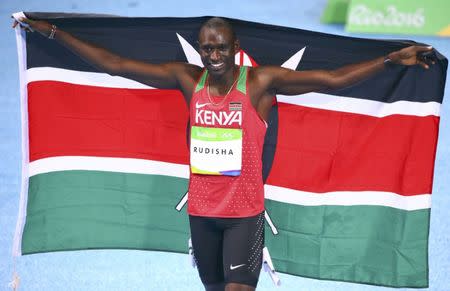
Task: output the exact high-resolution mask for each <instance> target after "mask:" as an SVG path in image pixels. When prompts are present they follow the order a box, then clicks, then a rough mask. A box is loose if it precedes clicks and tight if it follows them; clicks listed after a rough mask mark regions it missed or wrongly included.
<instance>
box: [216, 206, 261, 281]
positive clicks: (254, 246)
mask: <svg viewBox="0 0 450 291" xmlns="http://www.w3.org/2000/svg"><path fill="white" fill-rule="evenodd" d="M233 221H234V222H233V223H232V224H231V226H230V227H229V228H227V229H226V230H225V232H224V243H223V244H224V246H223V263H224V265H223V268H224V273H225V282H226V283H240V284H246V285H250V286H254V287H256V285H257V283H258V277H259V273H260V271H261V264H262V249H263V247H264V212H263V213H261V214H259V215H257V216H253V217H247V218H241V219H233Z"/></svg>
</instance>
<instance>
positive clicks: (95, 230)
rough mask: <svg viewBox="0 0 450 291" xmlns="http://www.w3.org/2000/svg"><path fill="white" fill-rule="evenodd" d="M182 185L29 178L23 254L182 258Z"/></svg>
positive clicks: (130, 177)
mask: <svg viewBox="0 0 450 291" xmlns="http://www.w3.org/2000/svg"><path fill="white" fill-rule="evenodd" d="M187 185H188V180H187V179H182V178H175V177H168V176H159V175H143V174H129V173H114V172H100V171H61V172H51V173H46V174H39V175H36V176H33V177H31V178H30V183H29V194H28V206H27V221H26V225H25V229H24V234H23V241H22V252H23V254H30V253H37V252H48V251H56V250H78V249H96V248H102V249H104V248H121V249H148V250H166V251H167V250H168V251H175V252H187V247H186V246H187V239H188V238H189V225H188V219H187V216H186V214H185V211H182V212H181V213H180V212H178V211H176V210H175V206H176V204H177V203H178V202H179V201H180V200H181V198H182V196H183V195H184V193H185V192H186V189H187Z"/></svg>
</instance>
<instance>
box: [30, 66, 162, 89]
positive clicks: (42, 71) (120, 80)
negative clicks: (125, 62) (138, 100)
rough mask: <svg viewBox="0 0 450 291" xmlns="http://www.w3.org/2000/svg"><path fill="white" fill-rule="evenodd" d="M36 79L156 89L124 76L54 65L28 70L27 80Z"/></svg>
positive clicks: (98, 85)
mask: <svg viewBox="0 0 450 291" xmlns="http://www.w3.org/2000/svg"><path fill="white" fill-rule="evenodd" d="M36 81H58V82H66V83H71V84H78V85H86V86H97V87H108V88H126V89H154V88H153V87H150V86H147V85H144V84H142V83H139V82H136V81H134V80H130V79H127V78H124V77H119V76H111V75H108V74H106V73H92V72H82V71H73V70H66V69H59V68H52V67H37V68H31V69H28V70H27V82H28V83H31V82H36Z"/></svg>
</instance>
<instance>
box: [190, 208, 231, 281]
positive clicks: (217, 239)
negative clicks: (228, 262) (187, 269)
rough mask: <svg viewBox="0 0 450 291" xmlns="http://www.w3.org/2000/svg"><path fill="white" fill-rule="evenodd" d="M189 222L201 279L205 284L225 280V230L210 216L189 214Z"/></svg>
mask: <svg viewBox="0 0 450 291" xmlns="http://www.w3.org/2000/svg"><path fill="white" fill-rule="evenodd" d="M189 224H190V228H191V239H192V247H193V249H194V258H195V261H196V264H197V269H198V272H199V275H200V279H201V280H202V282H203V284H205V285H209V284H216V283H221V282H223V281H224V276H223V261H222V251H223V231H222V230H221V229H219V228H218V227H216V225H215V223H214V219H212V218H208V217H200V216H189Z"/></svg>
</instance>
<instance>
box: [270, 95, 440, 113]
mask: <svg viewBox="0 0 450 291" xmlns="http://www.w3.org/2000/svg"><path fill="white" fill-rule="evenodd" d="M277 101H278V102H282V103H288V104H293V105H300V106H305V107H312V108H317V109H325V110H333V111H340V112H348V113H356V114H363V115H369V116H374V117H385V116H389V115H394V114H402V115H415V116H428V115H434V116H439V114H440V109H441V104H440V103H438V102H411V101H397V102H393V103H384V102H379V101H373V100H367V99H358V98H351V97H342V96H336V95H329V94H323V93H316V92H312V93H307V94H303V95H299V96H284V95H277Z"/></svg>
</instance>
